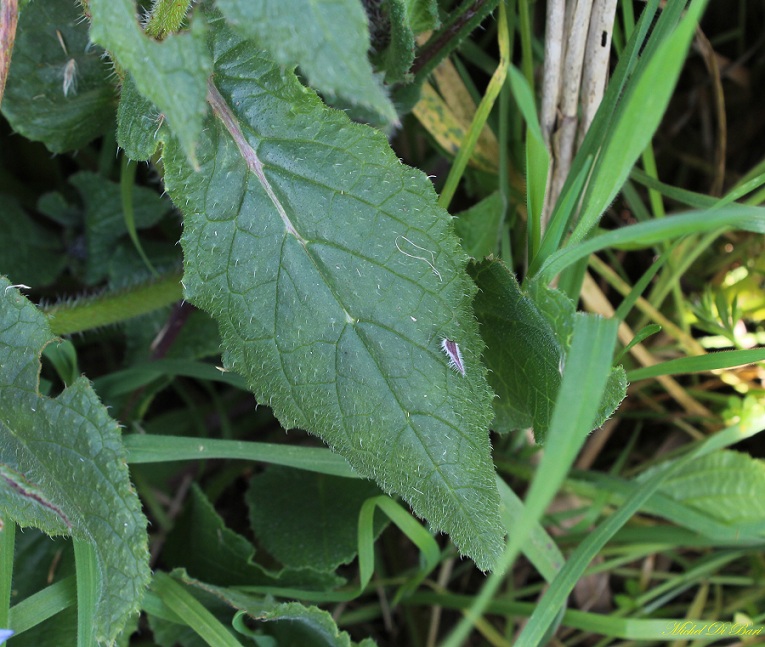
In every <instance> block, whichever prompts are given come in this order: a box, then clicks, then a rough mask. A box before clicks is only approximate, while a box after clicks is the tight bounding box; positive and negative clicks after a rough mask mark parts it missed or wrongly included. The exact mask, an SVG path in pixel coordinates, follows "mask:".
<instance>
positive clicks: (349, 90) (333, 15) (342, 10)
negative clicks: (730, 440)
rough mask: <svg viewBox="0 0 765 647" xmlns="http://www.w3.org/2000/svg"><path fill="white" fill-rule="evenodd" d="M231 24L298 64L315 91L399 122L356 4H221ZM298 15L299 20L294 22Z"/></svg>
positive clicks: (235, 0)
mask: <svg viewBox="0 0 765 647" xmlns="http://www.w3.org/2000/svg"><path fill="white" fill-rule="evenodd" d="M216 4H217V6H218V7H219V8H220V10H221V11H222V12H223V14H224V15H225V17H226V19H227V20H228V21H229V22H230V23H231V25H232V26H233V27H234V28H235V29H236V30H237V31H238V32H239V33H240V34H241V35H242V36H245V37H246V38H251V39H253V40H254V41H255V42H257V44H258V46H259V47H263V48H266V49H267V50H268V51H269V52H270V54H271V56H273V58H274V59H275V60H276V61H277V62H279V63H281V64H282V65H299V66H300V70H301V72H303V73H304V74H305V75H306V77H307V78H308V81H309V82H310V83H311V85H312V86H313V87H315V88H316V89H317V90H319V91H320V92H322V93H323V94H325V95H326V96H328V97H330V98H332V97H338V98H340V99H341V100H345V101H350V102H351V103H353V104H358V105H360V106H364V107H366V108H370V109H372V110H374V111H375V112H377V113H378V114H379V115H380V116H381V117H383V118H384V119H385V120H386V121H388V122H392V121H397V120H398V117H397V115H396V111H395V110H394V108H393V104H391V102H390V100H389V99H388V97H387V96H386V95H385V92H384V91H383V89H382V86H381V85H380V82H379V80H378V79H377V78H376V77H375V76H374V74H373V72H372V66H371V65H370V63H369V60H368V58H367V51H368V50H369V28H368V26H367V16H366V14H365V13H364V10H363V8H362V6H361V3H360V2H359V1H358V0H333V2H309V0H260V2H251V1H250V0H218V1H217V3H216ZM296 16H299V18H298V19H296Z"/></svg>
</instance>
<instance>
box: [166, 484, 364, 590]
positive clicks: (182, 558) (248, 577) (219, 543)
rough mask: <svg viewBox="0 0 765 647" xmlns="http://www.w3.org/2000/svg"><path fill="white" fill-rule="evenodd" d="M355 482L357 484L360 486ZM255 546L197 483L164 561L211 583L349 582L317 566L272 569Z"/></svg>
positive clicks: (318, 585)
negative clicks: (228, 521) (259, 557)
mask: <svg viewBox="0 0 765 647" xmlns="http://www.w3.org/2000/svg"><path fill="white" fill-rule="evenodd" d="M355 485H356V484H354V486H355ZM254 555H255V548H253V546H252V544H251V543H250V542H249V541H248V540H247V539H245V538H244V537H242V535H239V534H238V533H236V532H234V531H233V530H231V529H230V528H227V527H226V525H225V524H224V523H223V520H222V519H221V518H220V516H219V515H218V513H217V512H216V511H215V508H213V505H212V503H210V501H209V500H208V499H207V497H206V496H205V495H204V493H203V492H202V491H201V490H200V489H199V488H197V487H196V486H194V487H192V489H191V496H190V497H189V500H188V502H187V504H186V508H185V509H184V511H183V513H182V514H181V516H180V517H179V518H178V519H177V521H176V523H175V525H174V527H173V530H172V532H171V533H170V534H169V535H168V538H167V542H166V544H165V549H164V551H163V560H164V563H165V564H167V565H168V566H170V567H171V568H184V569H185V570H187V571H188V572H189V573H190V574H191V575H192V576H193V577H197V578H199V579H200V580H204V581H205V582H210V583H211V584H220V585H223V586H226V585H231V586H235V585H239V586H269V585H271V586H280V587H289V586H293V587H304V588H306V589H333V588H336V587H338V586H341V585H342V584H343V583H344V582H345V580H343V579H342V578H340V577H338V576H336V575H333V574H330V573H320V572H319V571H318V570H317V569H314V568H294V569H293V568H285V569H283V570H282V571H280V572H270V571H268V570H266V569H265V568H263V567H262V566H260V565H259V564H257V563H255V562H254V561H253V557H254Z"/></svg>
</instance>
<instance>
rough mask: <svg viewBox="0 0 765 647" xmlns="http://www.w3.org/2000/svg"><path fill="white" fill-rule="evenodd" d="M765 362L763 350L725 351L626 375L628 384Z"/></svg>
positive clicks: (684, 359)
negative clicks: (654, 378)
mask: <svg viewBox="0 0 765 647" xmlns="http://www.w3.org/2000/svg"><path fill="white" fill-rule="evenodd" d="M762 361H765V348H748V349H743V350H725V351H720V352H717V353H709V354H707V355H700V356H697V357H680V358H678V359H671V360H668V361H666V362H661V363H660V364H654V365H653V366H644V367H643V368H638V369H635V370H634V371H630V372H629V373H627V379H628V380H630V382H637V381H638V380H645V379H647V378H649V377H658V376H659V375H682V374H684V373H700V372H702V371H717V370H721V369H726V368H733V367H735V366H744V365H745V364H754V363H755V362H762Z"/></svg>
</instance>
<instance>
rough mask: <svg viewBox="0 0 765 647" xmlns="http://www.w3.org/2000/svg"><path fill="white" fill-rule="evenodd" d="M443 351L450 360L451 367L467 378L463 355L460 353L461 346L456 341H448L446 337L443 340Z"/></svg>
mask: <svg viewBox="0 0 765 647" xmlns="http://www.w3.org/2000/svg"><path fill="white" fill-rule="evenodd" d="M441 350H442V351H444V354H445V355H446V356H447V357H448V358H449V366H451V367H452V368H453V369H454V370H455V371H457V373H459V374H460V375H462V376H463V377H464V376H465V364H464V362H463V361H462V353H461V352H460V345H459V344H458V343H457V342H456V341H452V340H451V339H447V338H446V337H444V338H443V339H442V340H441Z"/></svg>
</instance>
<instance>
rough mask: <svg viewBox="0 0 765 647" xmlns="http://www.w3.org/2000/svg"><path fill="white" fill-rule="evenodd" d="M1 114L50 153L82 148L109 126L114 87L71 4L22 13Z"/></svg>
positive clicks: (35, 5)
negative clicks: (45, 147)
mask: <svg viewBox="0 0 765 647" xmlns="http://www.w3.org/2000/svg"><path fill="white" fill-rule="evenodd" d="M17 32H18V38H17V39H16V44H15V45H14V48H13V63H12V65H11V70H10V74H9V77H8V85H7V86H6V88H5V94H4V96H3V102H2V108H3V114H4V115H5V117H6V118H7V119H8V121H9V122H10V124H11V126H13V128H14V130H16V131H17V132H19V133H21V134H22V135H24V136H25V137H28V138H29V139H32V140H34V141H41V142H43V143H44V144H45V145H46V146H47V147H48V149H49V150H51V151H53V152H54V153H63V152H64V151H68V150H74V149H76V148H81V147H83V146H85V145H86V144H87V143H88V142H90V141H91V140H92V139H94V138H96V137H99V136H100V135H102V134H104V133H105V132H106V131H107V129H109V128H111V127H113V126H112V124H113V119H114V108H115V106H116V100H115V97H114V86H113V84H112V82H110V81H109V78H108V77H109V73H110V70H109V66H108V65H107V64H106V62H105V61H104V60H103V50H102V49H100V48H99V47H94V46H93V44H92V43H90V41H89V39H88V29H87V26H86V25H85V24H84V23H83V22H82V15H81V11H80V9H79V7H78V6H77V5H76V4H75V3H74V2H35V3H33V4H32V5H31V6H29V7H27V8H26V9H25V10H24V12H23V13H22V14H21V18H20V19H19V24H18V29H17Z"/></svg>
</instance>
